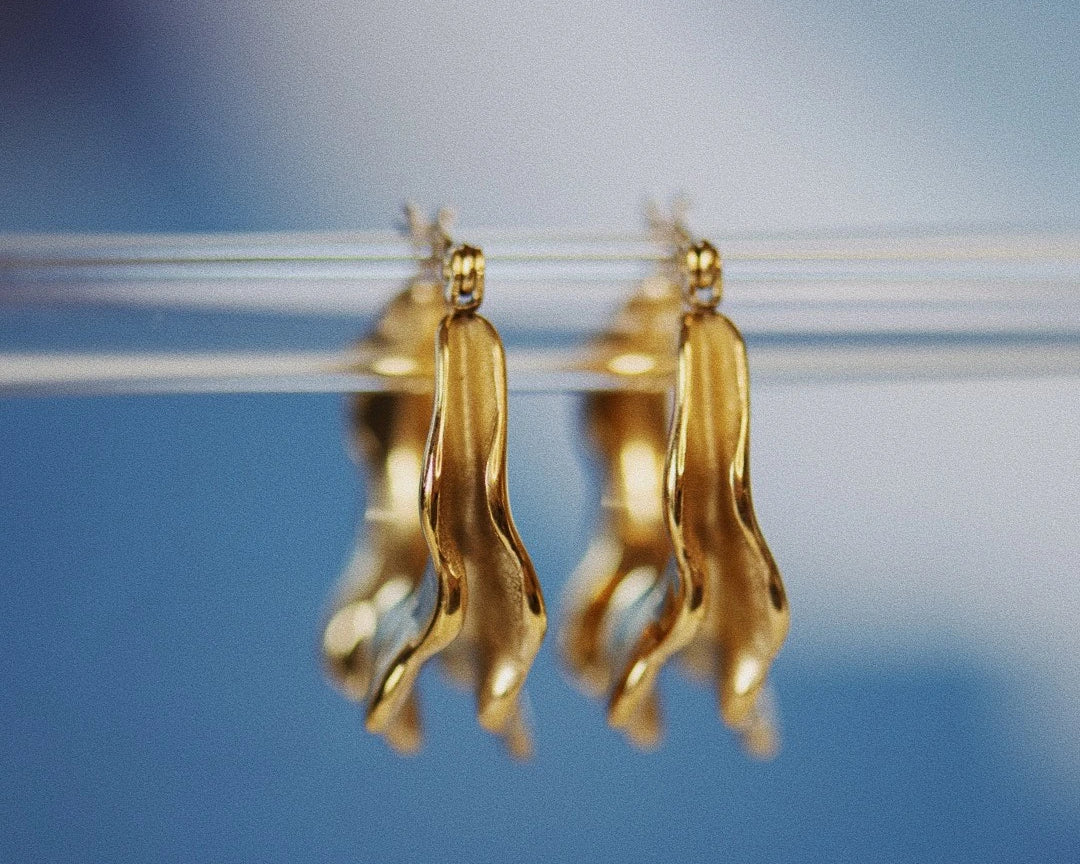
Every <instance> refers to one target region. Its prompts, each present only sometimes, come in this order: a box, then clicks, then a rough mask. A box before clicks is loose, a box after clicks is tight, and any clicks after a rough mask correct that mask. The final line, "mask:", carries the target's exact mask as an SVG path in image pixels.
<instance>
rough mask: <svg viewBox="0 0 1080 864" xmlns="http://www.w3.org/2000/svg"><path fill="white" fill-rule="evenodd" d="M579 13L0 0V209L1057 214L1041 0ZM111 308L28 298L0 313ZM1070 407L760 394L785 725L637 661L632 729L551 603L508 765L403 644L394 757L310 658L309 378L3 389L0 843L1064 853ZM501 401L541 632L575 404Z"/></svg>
mask: <svg viewBox="0 0 1080 864" xmlns="http://www.w3.org/2000/svg"><path fill="white" fill-rule="evenodd" d="M585 5H586V4H575V3H569V2H563V3H557V4H551V5H541V4H536V5H529V6H522V5H519V4H515V3H495V2H490V3H484V2H481V3H473V4H463V5H456V6H453V7H446V6H443V5H440V4H435V3H431V2H421V3H413V4H400V3H346V2H343V0H327V2H322V3H285V2H266V3H257V4H256V3H250V4H239V3H229V2H196V0H179V2H160V3H154V4H138V3H134V2H131V3H123V2H96V3H95V2H84V3H76V2H68V3H62V2H45V0H34V2H30V0H14V2H12V0H7V2H6V3H4V4H3V6H2V7H0V230H16V231H55V230H94V231H100V230H131V231H157V230H233V229H239V230H248V229H251V230H260V229H282V228H299V229H319V228H335V227H360V228H366V227H372V228H381V227H386V226H388V225H389V224H390V223H391V222H392V220H394V219H396V218H397V213H398V207H399V205H400V203H401V201H402V200H403V199H404V198H406V197H408V196H412V197H416V198H418V199H419V200H422V201H424V202H430V203H435V202H443V201H447V202H452V203H454V204H455V205H456V206H457V207H458V209H459V211H460V212H461V213H462V221H463V222H464V223H465V224H468V225H494V226H505V227H517V226H534V227H549V228H550V227H571V228H585V227H599V228H604V229H618V228H631V227H634V226H636V224H637V212H638V210H639V206H640V202H641V200H642V199H643V197H644V196H645V195H646V194H649V193H656V194H667V193H670V192H672V191H674V190H678V189H689V190H691V191H692V192H693V194H694V198H695V200H696V203H697V211H696V212H697V214H698V216H699V221H700V222H701V223H702V224H707V225H709V226H720V227H724V228H726V229H730V230H733V231H784V230H797V229H827V228H868V229H881V230H886V231H889V230H899V229H905V228H913V227H933V226H945V227H955V228H961V229H970V228H978V227H1028V228H1077V227H1080V135H1078V134H1077V132H1078V130H1080V49H1078V48H1077V46H1078V45H1080V11H1078V10H1077V7H1076V6H1075V5H1074V4H1070V3H1061V4H1051V3H1043V4H1023V5H1021V4H995V3H990V4H987V3H974V2H972V3H968V2H959V3H932V2H926V3H912V4H903V5H900V6H897V7H895V8H892V9H889V10H876V11H874V10H867V9H865V8H864V5H865V4H857V3H834V4H825V3H795V4H788V3H779V2H775V3H774V2H759V3H743V4H738V5H734V4H715V5H714V4H705V3H694V2H675V3H671V4H667V5H665V6H663V7H657V8H651V9H650V8H644V7H643V6H642V5H639V4H633V3H629V2H618V3H611V4H605V5H599V4H597V5H594V6H590V7H588V8H583V7H584V6H585ZM177 320H179V323H176V320H173V321H171V323H169V325H168V326H169V327H176V328H179V329H180V330H183V331H184V332H186V333H189V334H190V333H191V332H192V331H195V332H196V333H197V335H198V338H199V341H200V342H201V343H202V344H206V345H216V344H229V342H230V339H231V338H232V337H233V336H234V335H235V333H234V332H232V331H230V328H240V327H243V328H246V329H245V332H244V336H245V338H247V339H251V338H252V333H257V334H260V336H262V337H265V341H266V343H267V344H271V343H272V344H275V345H278V344H288V342H289V341H290V339H292V338H297V337H296V334H297V333H298V332H299V331H298V329H297V328H302V327H311V326H316V325H313V324H312V323H311V322H307V323H306V324H298V323H297V322H295V321H290V320H288V319H273V318H266V317H263V318H259V319H258V320H250V321H226V320H222V321H219V322H217V323H216V324H215V323H213V322H209V321H206V320H184V319H183V318H182V316H180V317H179V318H178V319H177ZM138 323H139V322H138V321H136V322H134V324H133V323H132V322H127V325H125V322H123V321H97V322H90V323H89V324H88V323H86V322H83V329H79V330H71V329H68V328H69V327H70V322H69V319H66V318H63V316H57V317H50V313H49V311H48V310H37V311H34V312H33V313H28V314H27V315H26V316H22V317H19V318H18V319H16V318H14V317H13V318H11V319H9V320H7V321H0V350H13V349H16V348H24V347H44V346H49V345H56V346H60V345H63V346H75V347H88V346H89V345H93V344H99V340H104V341H105V342H107V341H108V340H109V339H110V338H111V336H110V334H113V333H114V331H116V330H117V329H119V330H123V329H124V327H125V326H135V325H138ZM159 323H160V322H159ZM495 323H496V324H498V322H497V321H496V322H495ZM161 326H162V328H163V332H165V335H164V336H163V335H162V334H161V333H159V334H158V335H157V338H158V339H159V342H160V341H161V340H166V341H167V338H168V330H167V327H166V326H165V325H161ZM350 335H352V334H342V333H331V334H330V335H328V336H327V337H326V338H327V339H329V340H331V341H333V339H339V340H341V339H345V338H348V336H350ZM306 338H308V341H310V338H309V337H306ZM750 360H751V364H752V363H753V355H751V358H750ZM1078 397H1080V387H1078V386H1077V381H1076V380H1075V379H1061V380H1052V379H1046V380H1037V381H1031V380H1029V381H1012V380H1001V381H995V380H983V381H965V382H939V383H894V384H887V385H886V384H857V383H848V384H815V385H809V384H803V385H796V384H788V385H779V384H776V385H770V386H765V387H759V388H756V389H755V393H754V399H755V416H754V430H753V431H754V457H755V458H754V476H755V493H756V494H755V500H756V504H757V509H758V514H759V517H760V519H761V522H762V525H763V528H764V530H765V533H766V535H767V536H768V537H769V540H770V543H771V545H772V547H773V551H774V552H775V554H776V557H777V559H778V561H779V562H780V564H781V567H782V569H783V570H784V573H785V577H786V582H787V585H788V589H789V594H790V597H791V603H792V609H793V626H792V633H791V637H790V640H789V642H788V644H787V646H786V648H785V650H784V652H783V653H782V655H781V657H780V659H779V660H778V662H777V664H776V671H775V676H774V678H775V684H776V688H777V691H778V694H779V699H780V705H781V711H782V718H783V737H784V741H785V749H784V752H783V753H782V755H781V756H780V758H779V759H777V760H776V761H775V762H773V763H770V764H766V765H761V764H756V763H750V762H748V761H746V760H745V759H744V758H743V756H742V755H741V753H740V752H739V751H738V748H737V746H736V744H735V742H734V741H733V740H732V739H731V737H730V736H729V735H728V734H727V733H726V732H725V731H724V730H723V728H722V727H721V726H720V725H719V723H718V722H717V720H716V717H715V709H714V707H713V704H712V700H711V698H710V697H709V696H708V694H707V693H705V692H704V691H702V690H699V689H696V688H695V687H693V686H691V685H689V684H687V683H686V682H685V681H684V680H682V679H681V678H679V677H678V676H675V675H672V676H669V678H668V679H667V680H666V681H665V688H666V691H667V697H668V699H667V701H668V705H669V712H668V713H669V721H670V728H669V734H668V740H667V743H666V745H665V747H664V749H663V750H662V751H661V752H659V753H658V754H655V755H648V756H645V755H641V754H638V753H635V752H632V751H630V750H629V749H627V747H626V746H625V745H624V744H623V742H622V741H621V740H620V739H618V738H617V736H616V735H615V734H614V733H612V732H610V731H609V730H607V729H606V728H605V726H604V723H603V721H602V716H601V711H600V708H599V707H598V706H597V705H595V704H593V703H591V702H589V701H587V700H586V699H585V698H584V697H582V696H580V695H579V694H577V693H576V692H575V691H573V690H572V689H571V688H570V687H569V686H568V684H567V682H566V681H565V679H564V678H563V676H562V673H561V670H560V669H559V668H558V665H557V663H556V658H555V656H554V652H553V651H552V649H551V641H552V640H551V639H549V640H548V644H547V645H546V646H545V648H544V650H543V651H542V653H541V656H540V658H539V660H538V661H537V664H536V666H535V668H534V671H533V674H532V676H531V677H530V683H529V692H530V694H531V700H532V705H533V709H534V713H535V719H536V725H537V736H538V742H537V743H538V755H537V758H536V760H535V761H534V762H533V763H532V764H530V765H527V766H518V765H515V764H512V763H510V762H509V761H508V760H506V759H505V758H504V756H503V755H502V753H501V751H500V748H499V746H498V744H497V742H496V741H494V740H492V739H490V737H488V736H486V735H485V734H483V733H482V732H480V731H479V730H478V729H477V727H476V724H475V722H474V720H473V718H472V715H471V712H472V707H471V705H470V700H468V699H467V698H465V697H463V696H461V695H460V694H458V693H456V692H454V691H452V690H450V689H448V688H447V687H446V685H445V684H444V683H443V682H442V681H440V680H439V679H438V676H437V675H434V674H430V675H427V674H426V675H425V677H424V679H423V686H424V688H425V706H426V708H427V718H428V724H427V725H428V730H429V738H428V744H427V748H426V750H425V752H424V754H423V755H422V756H420V757H419V758H416V759H412V760H401V759H398V758H395V757H393V756H392V755H390V754H389V753H388V751H387V750H386V749H385V747H384V746H383V745H382V744H381V743H380V742H379V741H378V740H375V739H373V738H371V737H370V736H367V735H365V734H364V733H363V732H362V730H361V718H360V715H359V712H358V710H357V709H356V708H355V707H354V706H351V705H349V704H347V703H346V702H345V701H344V700H342V699H341V698H340V697H339V696H338V694H337V693H336V691H334V690H332V689H331V688H330V687H329V686H328V685H327V684H326V683H325V682H324V680H323V678H322V676H321V673H320V670H319V667H318V663H317V654H316V647H317V642H318V639H317V627H318V624H319V622H320V620H321V618H322V615H323V613H324V609H325V607H324V603H325V600H326V596H327V594H328V592H329V590H330V588H331V586H332V585H333V582H334V580H335V578H336V575H337V573H338V571H339V570H340V569H341V567H342V566H343V564H344V562H345V559H346V556H347V553H348V550H349V547H350V545H351V542H352V532H353V528H354V525H355V520H356V519H357V516H358V514H359V513H360V512H361V507H362V495H363V489H362V484H361V483H360V482H359V479H358V478H357V477H356V476H355V472H354V470H353V469H352V467H351V465H350V464H349V462H348V460H347V458H346V455H345V452H344V449H343V447H342V423H341V419H342V417H341V405H340V400H339V399H337V398H335V397H330V396H287V397H286V396H273V397H268V396H263V397H259V396H249V397H239V396H229V397H224V396H215V397H182V398H150V397H142V398H98V399H90V398H66V399H49V400H25V401H21V400H3V401H0V598H2V602H0V694H2V695H0V730H2V732H3V734H2V735H0V829H2V830H0V861H4V862H7V861H11V862H22V861H39V860H41V861H71V860H82V861H121V860H123V861H129V860H130V861H178V862H180V861H182V862H190V861H211V862H231V861H251V862H266V861H289V862H298V861H434V860H446V861H458V860H461V861H492V862H505V861H512V860H552V861H561V860H590V861H613V862H615V861H618V862H624V861H652V860H672V861H718V860H730V861H793V862H794V861H807V862H809V861H866V862H878V861H880V862H901V861H903V862H919V864H925V862H932V861H978V862H997V861H1000V862H1014V861H1038V862H1074V861H1077V860H1080V731H1078V728H1080V727H1078V726H1077V722H1076V717H1077V713H1078V711H1080V662H1078V657H1080V627H1078V621H1080V582H1078V580H1077V578H1076V576H1077V566H1078V563H1080V529H1078V527H1077V526H1078V522H1080V493H1078V489H1080V398H1078ZM511 410H512V417H511V430H510V433H511V437H510V448H511V450H510V470H511V476H510V488H511V496H512V499H513V503H514V511H515V516H516V518H517V522H518V525H519V528H520V530H521V533H522V535H523V537H524V539H525V541H526V544H527V545H528V546H529V549H530V551H531V553H532V555H533V559H534V561H535V563H536V565H537V569H538V570H539V572H540V576H541V579H542V581H543V584H544V587H545V591H546V594H547V596H548V598H549V605H550V606H551V608H552V611H553V613H554V621H553V632H554V627H557V626H558V606H559V602H558V601H559V596H560V592H561V587H562V584H563V583H564V581H565V579H566V577H567V574H568V573H569V571H570V570H571V569H572V567H573V566H574V565H575V563H576V562H577V559H578V557H579V556H580V555H581V553H582V551H583V549H584V546H585V544H586V542H587V539H588V536H589V531H590V527H591V524H592V520H593V518H594V514H595V510H596V507H597V503H598V501H597V497H598V490H597V488H596V483H595V480H594V478H593V476H592V474H591V473H590V470H589V468H588V465H587V462H586V461H585V459H584V456H585V455H586V454H585V453H584V452H583V449H582V447H581V446H580V444H579V443H577V442H578V433H577V420H576V413H575V412H576V406H575V403H574V401H573V400H572V399H569V398H556V397H537V396H532V397H515V398H514V400H513V401H512V406H511Z"/></svg>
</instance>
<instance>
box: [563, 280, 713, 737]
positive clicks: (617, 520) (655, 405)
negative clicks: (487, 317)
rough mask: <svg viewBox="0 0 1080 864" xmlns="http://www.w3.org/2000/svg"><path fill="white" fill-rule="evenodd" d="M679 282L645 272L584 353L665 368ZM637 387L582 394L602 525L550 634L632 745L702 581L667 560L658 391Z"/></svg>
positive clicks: (620, 365)
mask: <svg viewBox="0 0 1080 864" xmlns="http://www.w3.org/2000/svg"><path fill="white" fill-rule="evenodd" d="M681 306H682V301H681V298H680V296H679V292H678V290H677V289H676V288H675V286H674V285H672V284H671V283H668V282H665V281H664V280H659V279H657V280H649V281H648V282H647V283H646V284H645V285H643V286H642V288H641V290H640V291H639V292H638V294H636V295H635V296H634V297H633V298H632V299H631V300H630V301H629V303H628V304H627V305H626V307H625V308H624V309H623V310H622V311H621V312H620V313H619V315H618V316H617V318H616V321H615V323H614V326H613V328H612V330H611V331H609V332H608V333H607V334H605V335H604V336H603V337H601V338H600V339H599V340H597V342H596V343H594V344H593V345H592V346H591V357H592V360H591V363H592V364H594V365H595V366H596V367H597V368H601V369H607V370H609V371H613V372H617V373H620V374H623V375H628V376H640V375H643V374H645V373H654V375H655V374H656V373H660V374H662V373H663V371H664V369H665V368H666V369H667V370H668V372H669V373H670V371H672V366H673V363H672V358H673V356H674V348H675V346H674V333H675V325H676V322H677V321H678V315H679V312H680V309H681ZM645 384H646V386H644V387H642V388H640V389H635V388H628V389H626V390H620V391H615V392H608V393H595V394H590V395H589V396H588V397H586V400H585V404H584V409H583V413H584V420H585V426H586V429H587V431H588V435H589V440H590V441H591V443H592V444H593V446H594V448H595V449H596V451H597V452H598V454H599V455H600V461H601V464H602V465H603V467H604V470H605V472H606V473H605V477H604V495H603V499H602V504H601V517H600V524H599V528H598V530H597V533H596V536H595V537H594V539H593V541H592V543H591V544H590V546H589V549H588V550H587V551H586V554H585V556H584V558H583V559H582V561H581V563H580V564H579V565H578V567H577V569H576V570H575V572H574V574H573V576H572V578H571V583H570V588H569V590H568V592H567V600H566V604H565V610H564V619H565V623H564V627H563V630H562V638H561V639H560V649H561V655H562V658H563V661H564V662H565V664H566V666H567V667H568V669H569V671H570V673H571V675H572V676H573V678H574V680H575V681H576V682H577V683H578V685H579V686H580V687H581V688H582V689H583V690H585V691H586V692H587V693H590V694H591V695H597V696H602V697H604V698H606V700H607V705H608V710H607V715H608V722H609V723H610V724H611V725H612V726H614V727H615V728H617V729H619V730H621V731H622V732H623V733H624V734H625V735H626V736H627V738H628V739H629V740H630V741H631V742H632V743H633V744H635V745H636V746H638V747H641V748H643V749H651V748H653V747H656V746H658V745H659V743H660V740H661V738H662V735H663V721H662V712H661V708H660V702H659V698H658V695H657V693H656V689H655V687H656V679H657V675H658V674H659V671H660V668H661V667H662V666H663V664H664V663H665V662H666V661H667V659H668V658H669V657H670V656H671V655H672V654H673V653H675V652H676V651H678V650H679V649H680V648H682V647H683V646H684V645H685V644H686V643H687V641H688V640H689V638H690V637H691V636H692V635H693V632H694V630H695V629H696V626H697V622H698V620H699V619H700V617H701V613H702V606H701V590H700V588H697V587H695V579H694V578H689V579H687V578H683V577H681V576H680V575H679V574H678V572H677V571H675V570H674V568H673V567H672V566H671V544H670V541H669V539H668V536H667V527H666V524H665V516H664V508H663V494H664V486H663V483H664V462H665V454H666V451H667V398H668V397H667V395H666V394H665V393H664V392H662V391H660V392H658V391H657V388H656V381H655V379H654V380H652V381H647V382H645Z"/></svg>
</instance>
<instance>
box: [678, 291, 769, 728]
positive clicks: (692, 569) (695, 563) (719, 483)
mask: <svg viewBox="0 0 1080 864" xmlns="http://www.w3.org/2000/svg"><path fill="white" fill-rule="evenodd" d="M696 412H700V416H698V414H697V413H696ZM691 426H695V428H694V432H693V433H689V431H688V430H689V429H690V427H691ZM749 451H750V447H749V374H748V368H747V362H746V347H745V344H744V342H743V340H742V337H741V335H740V334H739V331H738V329H737V328H736V327H735V325H734V324H732V323H731V321H729V320H728V319H727V318H726V317H724V316H723V315H720V314H719V313H716V312H713V311H708V310H702V311H697V312H693V313H688V314H686V315H685V316H684V317H683V325H682V329H681V334H680V343H679V372H678V386H677V391H676V406H675V420H674V424H673V432H672V438H671V448H670V451H669V460H668V472H667V496H666V505H667V506H666V511H667V517H668V525H669V529H670V532H671V538H672V543H673V545H674V548H675V557H676V562H677V564H678V567H679V569H680V572H682V573H684V574H685V576H686V578H687V579H688V580H690V581H696V582H698V583H700V584H701V586H702V588H703V590H704V599H705V607H706V608H705V615H704V621H703V623H702V626H701V627H700V629H699V631H698V633H697V635H696V636H695V638H694V639H693V640H692V641H691V643H690V644H689V645H688V646H687V654H688V655H689V656H690V657H691V658H694V659H693V662H695V663H697V664H698V665H699V666H705V667H708V666H711V667H712V670H713V673H714V676H715V681H716V687H717V693H718V699H719V703H720V710H721V715H722V717H723V718H724V721H725V722H726V723H727V724H728V725H729V726H730V727H732V728H733V729H736V730H737V731H744V732H745V731H747V730H751V731H752V730H754V729H757V730H758V731H761V729H762V727H761V726H760V725H759V726H757V727H755V726H754V716H755V712H756V711H757V708H758V700H759V697H760V694H761V692H762V688H763V686H764V683H765V680H766V676H767V674H768V669H769V666H770V664H771V663H772V661H773V659H774V658H775V657H776V654H777V653H778V652H779V650H780V647H781V645H782V644H783V641H784V639H785V637H786V635H787V631H788V627H789V624H790V614H789V610H788V606H787V599H786V594H785V592H784V588H783V583H782V581H781V578H780V573H779V570H778V568H777V567H776V563H775V561H774V560H773V557H772V554H771V552H770V551H769V548H768V545H767V544H766V542H765V538H764V536H763V535H762V533H761V530H760V529H759V527H758V523H757V518H756V516H755V514H754V510H753V505H752V500H751V493H750V473H749ZM744 740H745V739H744Z"/></svg>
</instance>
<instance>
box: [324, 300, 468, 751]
mask: <svg viewBox="0 0 1080 864" xmlns="http://www.w3.org/2000/svg"><path fill="white" fill-rule="evenodd" d="M444 315H445V307H444V304H443V299H442V287H441V285H440V284H438V283H437V282H431V281H426V280H424V279H418V280H417V281H415V282H414V283H413V284H412V285H411V286H410V287H409V288H408V289H407V290H405V291H403V292H402V293H401V294H399V295H398V296H397V297H396V298H395V299H394V300H393V301H392V302H391V303H390V305H389V306H388V307H387V309H386V311H385V313H384V314H383V317H382V319H381V321H380V323H379V325H378V328H377V330H376V332H375V333H374V334H373V335H372V337H371V338H369V339H367V340H366V341H365V342H364V343H363V345H362V348H363V349H364V350H365V351H367V352H369V354H370V356H371V357H372V358H373V359H374V362H376V363H381V364H383V365H384V367H385V368H386V369H387V370H388V373H391V374H392V373H393V372H395V371H396V372H398V373H399V374H409V375H412V376H415V380H416V381H417V382H420V381H425V380H426V381H427V384H428V387H427V391H426V392H423V391H421V392H404V391H403V392H396V393H376V394H366V395H361V396H356V397H353V399H352V400H351V402H350V421H351V422H350V426H351V443H352V445H353V455H354V458H355V459H356V461H357V462H360V461H362V462H363V463H364V464H365V465H366V467H367V476H368V491H367V507H366V510H365V513H364V522H363V525H362V526H361V528H360V530H359V532H358V536H357V543H356V549H355V552H354V554H353V556H352V559H351V561H350V562H349V565H348V567H347V568H346V570H345V573H344V574H343V577H342V587H341V590H340V593H339V596H338V599H337V602H336V603H335V605H334V611H333V613H332V615H331V616H330V619H329V621H328V622H327V625H326V628H325V631H324V635H323V646H322V647H323V656H324V660H325V663H326V667H327V670H328V672H329V674H330V676H331V678H332V679H333V680H334V681H336V682H337V683H338V684H339V686H340V687H341V688H342V689H343V690H344V691H345V693H346V694H347V695H348V696H349V697H350V698H352V699H355V700H356V701H358V702H362V703H365V704H375V702H378V703H379V705H380V709H379V715H378V717H377V719H376V722H375V724H371V721H370V720H369V725H373V726H374V728H375V729H376V731H379V732H381V733H382V734H383V735H384V736H385V737H386V739H387V740H388V742H389V743H390V744H391V746H393V747H394V748H395V749H397V750H400V751H402V752H412V751H415V750H416V749H418V748H419V746H420V742H421V729H420V710H419V705H418V701H417V697H416V695H415V694H413V695H411V696H406V698H404V699H403V700H398V701H396V702H389V701H387V700H384V699H382V698H381V696H380V695H379V693H378V692H375V691H376V690H377V688H374V684H375V682H376V680H377V679H380V678H385V674H386V673H385V670H387V669H388V668H390V666H391V664H392V661H393V659H394V658H395V657H396V656H397V655H398V654H399V653H400V651H401V648H402V647H403V646H404V644H405V643H407V642H410V641H417V640H418V638H419V637H420V635H421V634H424V633H426V632H427V631H428V629H429V627H430V624H431V616H432V613H433V611H434V610H433V609H432V608H431V602H430V600H428V597H429V596H433V595H434V593H435V592H434V591H433V586H432V585H431V584H430V583H433V582H434V580H435V576H434V574H433V573H431V572H430V568H428V572H426V573H425V568H426V564H427V559H428V552H427V545H426V544H425V542H424V535H423V531H422V529H421V526H420V519H419V515H418V512H417V490H418V489H419V488H420V477H421V470H422V464H423V456H424V447H425V442H426V440H427V434H428V428H429V427H430V425H431V411H432V403H433V392H432V388H433V383H432V382H433V378H434V357H435V332H436V329H437V328H438V325H439V322H440V321H441V320H442V318H443V316H444ZM449 623H450V625H451V627H452V626H454V625H453V622H452V621H450V622H449ZM445 625H446V622H445V621H444V622H442V623H441V624H440V629H443V630H444V631H445V632H443V633H441V634H440V635H441V638H442V639H443V640H445V638H446V636H447V635H448V634H450V633H452V632H453V631H452V630H450V629H447V628H446V626H445ZM456 626H458V627H459V626H460V622H458V624H457V625H456ZM433 635H434V634H433ZM435 644H436V643H435V642H430V643H428V646H427V647H431V646H433V645H435ZM421 653H423V652H421ZM420 659H421V658H420V657H415V659H414V662H416V661H419V660H420ZM380 686H381V681H380ZM398 688H399V689H400V692H401V693H402V694H406V689H407V688H406V687H404V686H403V682H398Z"/></svg>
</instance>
